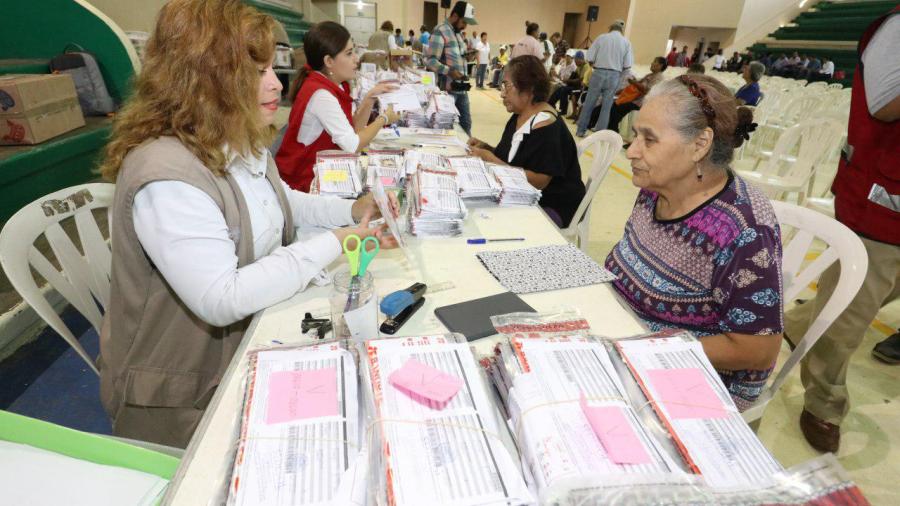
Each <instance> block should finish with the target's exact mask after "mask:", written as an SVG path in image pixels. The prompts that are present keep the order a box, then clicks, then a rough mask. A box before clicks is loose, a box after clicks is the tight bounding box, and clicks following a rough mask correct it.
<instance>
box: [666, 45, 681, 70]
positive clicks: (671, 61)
mask: <svg viewBox="0 0 900 506" xmlns="http://www.w3.org/2000/svg"><path fill="white" fill-rule="evenodd" d="M666 65H668V66H669V67H677V66H678V50H677V49H675V46H672V50H671V51H669V54H668V55H666Z"/></svg>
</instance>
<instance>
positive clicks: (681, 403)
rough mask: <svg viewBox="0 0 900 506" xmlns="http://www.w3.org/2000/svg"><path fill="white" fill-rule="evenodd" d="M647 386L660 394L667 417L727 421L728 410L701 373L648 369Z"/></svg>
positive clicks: (691, 370)
mask: <svg viewBox="0 0 900 506" xmlns="http://www.w3.org/2000/svg"><path fill="white" fill-rule="evenodd" d="M647 376H648V377H649V378H650V383H651V384H652V385H653V388H654V389H655V390H656V392H657V393H658V394H659V397H660V398H659V399H657V400H658V401H660V402H662V403H663V405H665V407H666V411H668V413H669V416H671V417H672V418H674V419H676V420H677V419H681V418H727V417H728V415H729V410H728V408H726V407H725V405H724V404H723V403H722V399H720V398H719V396H718V395H716V392H715V391H714V390H713V389H712V386H710V384H709V382H708V381H707V378H706V376H705V375H704V374H703V371H701V370H700V369H697V368H687V369H648V370H647Z"/></svg>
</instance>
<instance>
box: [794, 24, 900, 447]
mask: <svg viewBox="0 0 900 506" xmlns="http://www.w3.org/2000/svg"><path fill="white" fill-rule="evenodd" d="M898 34H900V6H897V7H894V9H893V10H892V11H891V12H890V13H888V14H886V15H884V16H881V17H880V18H878V19H876V20H875V21H873V22H872V23H871V24H870V25H869V26H868V27H867V28H866V30H865V31H864V32H863V34H862V36H861V37H860V41H859V46H858V49H857V58H858V60H857V64H856V72H855V74H854V75H853V86H852V90H853V94H852V97H851V99H850V121H849V124H848V130H847V144H846V146H845V147H844V150H843V152H842V155H841V160H840V164H839V165H838V170H837V176H835V179H834V184H833V185H832V187H831V191H832V193H834V211H835V218H836V219H837V220H838V221H840V222H841V223H843V224H844V225H846V226H847V227H848V228H850V230H852V231H853V232H855V233H856V234H857V235H858V236H859V239H860V240H861V241H862V243H863V246H865V248H866V253H867V255H868V261H869V267H868V270H867V271H866V277H865V280H864V281H863V285H862V287H861V288H860V290H859V292H857V293H856V296H855V297H854V299H853V300H852V301H851V302H850V305H849V306H847V308H846V309H845V310H844V311H842V312H841V314H840V315H838V317H837V319H835V320H834V321H833V322H832V323H831V325H830V326H829V327H828V329H827V330H826V331H825V333H824V334H822V336H821V337H820V338H819V340H818V341H816V343H815V345H813V347H812V349H810V350H809V352H808V353H807V354H806V356H805V357H804V358H803V362H802V367H801V369H800V380H801V381H802V383H803V386H804V388H805V389H806V393H805V396H804V402H803V412H802V413H801V414H800V429H801V431H802V432H803V436H804V437H805V438H806V441H807V442H809V444H810V445H811V446H812V447H813V448H815V449H816V450H819V451H821V452H837V451H838V449H839V448H840V444H841V424H842V422H843V421H844V418H845V417H846V416H847V413H848V412H849V411H850V395H849V390H848V388H847V372H848V370H849V367H848V366H849V363H850V357H851V356H852V355H853V353H854V352H855V351H856V350H857V348H859V346H860V344H862V342H863V338H864V337H865V335H866V330H867V329H868V328H869V325H870V324H871V323H872V320H874V319H875V317H876V315H877V313H878V311H879V310H880V309H881V308H882V307H884V306H886V305H887V304H890V303H891V302H893V301H896V300H898V299H900V205H898V201H900V59H898V58H897V55H898V54H900V37H898ZM826 62H827V59H826ZM829 63H830V62H829ZM878 195H880V197H879V196H878ZM840 269H841V266H840V265H839V262H835V263H833V264H831V267H829V268H828V269H827V270H825V272H823V273H822V276H821V277H820V278H819V281H818V294H817V295H816V298H815V300H814V301H810V302H807V303H806V304H803V305H801V306H798V307H796V308H795V309H794V310H792V311H790V312H788V314H787V315H786V316H785V320H786V322H787V332H786V335H785V337H786V338H787V339H788V340H789V342H793V343H795V344H796V343H798V341H799V340H800V339H801V338H802V337H803V335H804V334H805V333H806V331H807V329H808V328H809V325H810V324H811V323H812V321H813V320H814V319H815V318H816V317H817V316H818V314H819V312H821V311H822V308H823V307H824V306H825V304H826V303H827V302H828V300H829V299H830V298H831V294H832V293H833V292H834V289H835V287H836V285H837V283H838V279H839V276H840ZM872 354H873V355H874V356H875V358H876V359H878V360H881V361H883V362H886V363H888V364H895V365H896V364H898V363H900V333H897V334H893V335H891V336H890V337H888V338H887V339H885V340H884V341H881V342H880V343H878V344H877V345H876V346H875V348H874V349H873V350H872ZM894 373H895V374H896V371H894ZM894 378H895V379H894V380H887V381H886V382H885V383H884V384H883V385H884V388H885V389H887V388H894V383H896V376H895V377H894ZM892 381H893V382H892ZM881 393H882V394H883V395H887V392H886V391H885V392H881ZM879 403H880V401H879Z"/></svg>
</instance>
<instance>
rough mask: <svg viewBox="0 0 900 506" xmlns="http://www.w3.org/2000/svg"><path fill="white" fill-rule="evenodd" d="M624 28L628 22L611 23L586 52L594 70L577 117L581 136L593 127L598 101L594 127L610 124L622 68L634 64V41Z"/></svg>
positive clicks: (628, 67)
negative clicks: (598, 107) (630, 40)
mask: <svg viewBox="0 0 900 506" xmlns="http://www.w3.org/2000/svg"><path fill="white" fill-rule="evenodd" d="M624 29H625V22H624V21H622V20H616V21H615V22H614V23H613V24H612V25H610V27H609V32H608V33H605V34H603V35H601V36H599V37H597V40H595V41H594V43H593V44H592V45H591V48H590V49H589V50H588V52H587V61H589V62H590V63H591V65H593V67H594V72H593V75H592V77H591V84H590V85H589V86H588V90H587V93H586V96H585V99H584V106H583V107H582V108H581V114H580V115H579V117H578V127H577V129H576V130H577V131H576V133H575V135H576V136H578V137H584V136H585V135H586V132H587V129H588V128H589V127H591V124H590V123H589V122H590V119H591V113H592V112H593V111H594V106H595V105H596V104H597V101H598V100H599V101H600V108H601V109H600V116H599V119H598V121H597V123H596V124H594V126H593V129H594V130H595V131H596V129H597V128H598V127H597V125H602V126H603V127H605V126H606V124H607V123H609V111H610V110H612V105H613V99H614V96H615V93H616V88H617V87H618V84H619V78H620V76H621V74H622V72H623V71H625V70H628V69H630V68H631V66H632V65H633V64H634V56H633V54H632V51H631V43H630V42H628V39H626V38H625V36H624V35H622V31H623V30H624Z"/></svg>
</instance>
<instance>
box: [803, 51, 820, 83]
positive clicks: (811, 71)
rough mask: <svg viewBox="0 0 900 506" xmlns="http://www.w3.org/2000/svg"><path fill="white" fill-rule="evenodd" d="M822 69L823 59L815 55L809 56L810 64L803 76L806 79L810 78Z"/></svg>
mask: <svg viewBox="0 0 900 506" xmlns="http://www.w3.org/2000/svg"><path fill="white" fill-rule="evenodd" d="M821 69H822V60H820V59H819V58H817V57H816V56H815V55H813V56H810V57H809V64H808V65H807V66H806V71H805V72H804V73H803V76H802V77H803V78H804V79H806V80H810V77H809V76H811V75H815V74H817V73H818V72H819V70H821Z"/></svg>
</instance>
